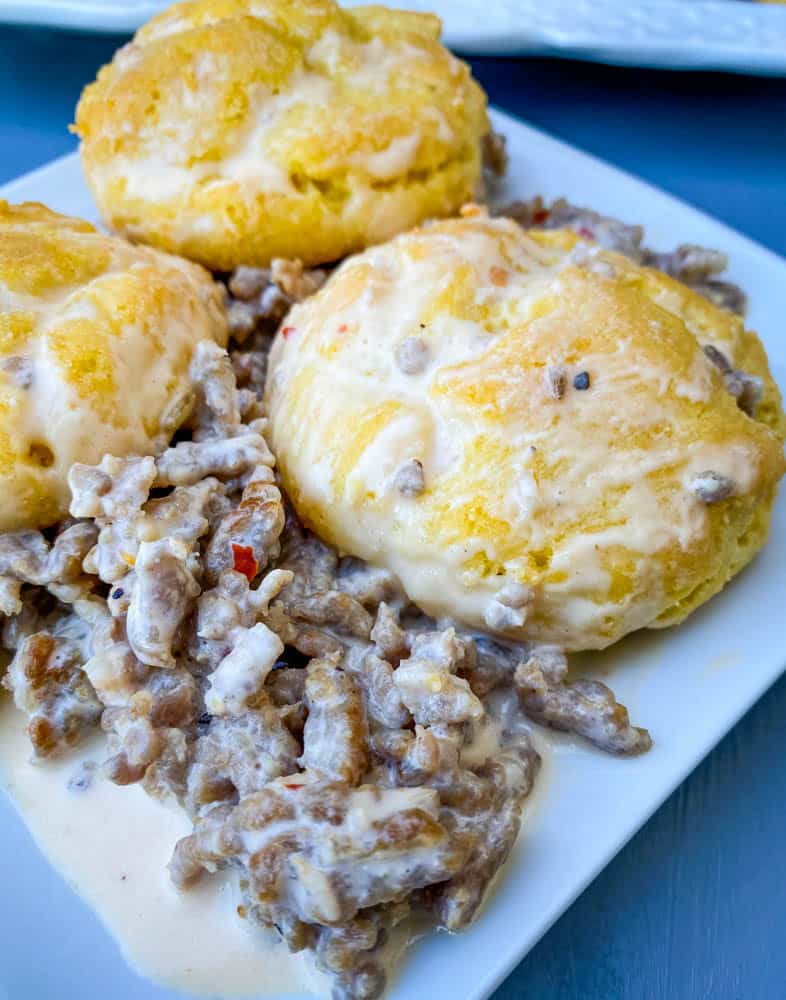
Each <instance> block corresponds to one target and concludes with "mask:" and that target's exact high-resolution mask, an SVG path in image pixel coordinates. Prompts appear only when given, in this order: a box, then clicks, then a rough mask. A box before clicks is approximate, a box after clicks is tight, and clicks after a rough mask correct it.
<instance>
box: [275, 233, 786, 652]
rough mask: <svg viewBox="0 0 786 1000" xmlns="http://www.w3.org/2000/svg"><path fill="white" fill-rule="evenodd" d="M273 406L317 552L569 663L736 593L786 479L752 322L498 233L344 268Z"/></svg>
mask: <svg viewBox="0 0 786 1000" xmlns="http://www.w3.org/2000/svg"><path fill="white" fill-rule="evenodd" d="M743 390H744V391H743ZM266 395H267V399H268V405H269V410H270V419H271V433H272V445H273V447H274V449H275V451H276V454H277V458H278V463H279V468H280V471H281V475H282V479H283V482H284V485H285V486H286V489H287V491H288V493H289V495H290V497H291V499H292V502H293V503H294V505H295V507H296V509H297V511H298V513H299V515H300V516H301V518H302V519H303V520H304V521H305V522H306V524H308V525H309V526H310V527H311V528H313V530H315V531H316V532H318V533H319V534H320V535H321V536H323V537H324V538H326V539H327V540H328V541H330V542H331V543H332V544H334V545H336V546H337V547H338V548H339V549H341V550H342V551H344V552H346V553H349V554H351V555H354V556H358V557H360V558H363V559H366V560H368V561H370V562H371V563H375V564H378V565H380V566H384V567H386V568H388V569H390V570H392V571H393V572H395V573H396V574H397V575H398V577H399V578H400V580H401V582H402V584H403V586H404V588H405V590H406V592H407V593H408V595H409V597H410V598H411V599H412V600H413V601H414V602H416V603H417V604H418V605H420V606H421V607H422V608H423V609H424V610H425V611H427V612H428V613H430V614H432V615H434V616H435V617H442V616H449V617H454V618H457V619H458V620H460V621H462V622H465V623H467V624H469V625H470V626H473V627H478V628H483V629H487V630H490V631H492V632H496V633H499V634H501V635H504V636H508V637H510V638H517V639H522V638H529V639H533V640H537V641H543V642H555V643H559V644H561V645H563V646H564V647H566V648H567V649H571V650H581V649H598V648H603V647H605V646H607V645H609V644H610V643H612V642H614V641H615V640H617V639H619V638H620V637H621V636H623V635H625V634H626V633H628V632H631V631H633V630H634V629H638V628H642V627H645V626H649V627H659V626H662V625H669V624H672V623H675V622H678V621H680V620H682V619H683V618H684V617H685V616H686V615H687V614H688V613H689V612H690V611H692V610H693V609H694V608H695V607H697V606H698V605H699V604H701V603H702V602H703V601H705V600H707V599H708V598H709V597H711V596H712V595H713V594H714V593H716V592H717V591H718V590H720V589H721V587H723V585H724V584H725V583H726V582H727V580H729V579H730V577H731V576H733V575H734V574H735V573H736V572H737V571H738V570H739V569H741V567H742V566H744V565H745V564H746V563H747V562H748V561H749V560H750V559H751V558H752V557H753V555H754V554H755V553H756V551H757V550H758V549H759V548H760V547H761V546H762V545H763V544H764V541H765V540H766V536H767V530H768V523H769V517H770V509H771V506H772V502H773V498H774V495H775V490H776V486H777V482H778V480H779V479H780V477H781V476H782V474H783V472H784V459H783V439H784V416H783V413H782V410H781V401H780V395H779V393H778V389H777V387H776V385H775V383H774V382H773V380H772V377H771V375H770V372H769V369H768V366H767V359H766V356H765V353H764V350H763V348H762V345H761V343H760V342H759V340H758V338H757V337H756V336H755V334H753V333H751V332H749V331H747V330H746V329H745V327H744V325H743V323H742V321H741V320H740V319H739V318H737V317H736V316H733V315H732V314H731V313H727V312H725V311H723V310H721V309H719V308H717V307H716V306H714V305H712V304H711V303H710V302H708V301H705V300H704V299H703V298H701V297H700V296H699V295H698V294H696V293H694V292H692V291H691V290H690V289H688V288H687V287H685V286H683V285H681V284H680V283H678V282H677V281H675V280H673V279H671V278H669V277H667V276H666V275H664V274H661V273H660V272H658V271H655V270H652V269H649V268H645V267H641V266H639V265H637V264H634V263H632V262H631V261H630V260H628V259H627V258H625V257H622V256H620V255H619V254H616V253H613V252H611V251H606V250H604V249H602V248H601V247H599V246H597V245H594V244H592V243H591V242H588V241H584V240H582V239H581V238H580V237H578V236H577V235H576V234H574V233H572V232H567V231H554V232H535V231H532V232H525V231H524V230H523V229H521V228H520V227H519V226H518V225H516V224H515V223H513V222H512V221H510V220H507V219H489V218H487V217H485V216H484V215H482V214H476V215H475V216H474V217H467V218H463V219H456V220H450V221H446V222H440V223H434V224H431V225H427V226H425V227H423V228H421V229H419V230H415V231H413V232H411V233H408V234H405V235H403V236H400V237H397V238H396V239H395V240H393V241H391V242H389V243H388V244H386V245H384V246H380V247H376V248H372V249H370V250H368V251H367V252H365V253H363V254H361V255H358V256H355V257H352V258H350V259H348V260H347V261H345V262H344V263H343V264H342V265H341V267H340V268H339V269H338V270H337V271H336V272H335V273H334V275H333V276H332V277H331V278H330V280H329V281H328V282H327V284H326V285H325V286H324V288H323V289H322V290H321V291H320V292H318V293H317V294H316V295H315V296H313V297H312V298H310V299H308V300H306V301H305V302H303V303H301V304H300V305H298V306H296V307H295V308H294V309H293V310H292V311H291V312H290V314H289V316H288V317H287V319H286V320H285V326H284V327H283V328H282V330H281V331H280V333H279V334H278V337H277V340H276V342H275V344H274V346H273V351H272V354H271V358H270V368H269V373H268V381H267V388H266ZM746 410H747V411H748V412H746ZM749 414H751V415H749Z"/></svg>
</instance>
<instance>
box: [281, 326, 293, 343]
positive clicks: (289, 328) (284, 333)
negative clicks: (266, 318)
mask: <svg viewBox="0 0 786 1000" xmlns="http://www.w3.org/2000/svg"><path fill="white" fill-rule="evenodd" d="M294 332H295V328H294V326H282V327H281V336H282V337H283V338H284V340H286V339H287V337H288V336H289V335H290V334H292V333H294Z"/></svg>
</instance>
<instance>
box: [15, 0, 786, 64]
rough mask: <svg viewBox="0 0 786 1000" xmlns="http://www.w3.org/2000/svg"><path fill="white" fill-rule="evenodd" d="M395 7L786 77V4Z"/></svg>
mask: <svg viewBox="0 0 786 1000" xmlns="http://www.w3.org/2000/svg"><path fill="white" fill-rule="evenodd" d="M169 2H170V0H0V22H3V21H6V22H14V23H20V24H45V25H51V26H55V27H61V28H74V29H80V30H86V31H105V32H111V31H116V32H128V31H133V30H134V29H135V28H137V27H138V26H139V25H140V24H142V23H143V21H146V20H147V19H148V18H149V17H150V16H151V15H152V14H154V13H155V12H156V11H157V10H160V9H161V8H162V7H165V6H167V4H168V3H169ZM345 2H347V3H348V4H352V3H355V4H357V3H363V2H365V0H345ZM390 3H391V5H395V4H393V0H390ZM396 3H397V4H398V5H399V6H402V7H410V8H412V9H418V10H427V11H436V12H437V13H439V15H440V16H441V17H442V19H443V21H444V24H445V39H446V41H447V43H448V44H449V45H450V46H452V47H453V48H456V49H460V50H461V51H463V52H467V53H471V54H475V55H477V54H487V55H492V54H496V55H506V54H519V55H520V54H525V53H531V54H538V55H566V56H572V57H575V58H579V59H595V60H598V61H600V62H610V63H621V64H625V65H633V66H657V67H665V68H671V69H724V70H732V71H734V72H739V73H761V74H771V75H779V76H780V75H786V9H784V8H782V7H779V6H778V5H771V4H762V3H755V2H746V0H548V2H547V3H544V2H543V0H493V2H491V3H488V2H487V0H396Z"/></svg>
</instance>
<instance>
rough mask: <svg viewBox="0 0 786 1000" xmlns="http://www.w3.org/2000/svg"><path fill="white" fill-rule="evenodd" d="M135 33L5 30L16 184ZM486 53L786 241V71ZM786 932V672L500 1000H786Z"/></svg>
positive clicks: (2, 104)
mask: <svg viewBox="0 0 786 1000" xmlns="http://www.w3.org/2000/svg"><path fill="white" fill-rule="evenodd" d="M122 41H124V39H118V38H107V37H88V36H80V35H75V34H58V33H54V32H51V33H50V32H46V31H41V30H26V29H10V28H5V29H3V28H0V183H2V182H3V181H5V180H10V179H11V178H12V177H15V176H16V175H17V174H20V173H23V172H25V171H27V170H30V169H32V168H33V167H35V166H38V165H39V164H42V163H45V162H46V161H47V160H49V159H51V158H52V157H55V156H58V155H60V154H62V153H65V152H68V151H69V150H71V149H73V148H75V143H74V140H73V138H72V137H71V136H69V134H68V132H67V131H66V126H67V125H68V123H69V122H70V121H71V120H72V113H73V108H74V105H75V103H76V100H77V97H78V95H79V91H80V89H81V87H82V85H83V84H84V83H85V82H86V81H88V80H89V79H92V78H93V76H94V74H95V72H96V70H97V68H98V66H99V65H100V64H101V63H102V62H105V61H107V60H108V59H109V58H110V56H111V53H112V52H113V50H114V49H115V48H116V47H117V45H119V44H120V43H121V42H122ZM471 61H472V64H473V67H474V70H475V73H476V75H477V76H478V78H479V79H480V80H481V82H482V83H483V84H484V86H485V87H486V89H487V91H488V92H489V94H490V96H491V99H492V101H493V102H494V103H496V104H498V105H499V106H501V107H503V108H505V109H506V110H508V111H511V112H513V113H514V114H517V115H519V116H521V117H522V118H525V119H527V120H528V121H530V122H532V123H533V124H535V125H538V126H540V127H541V128H543V129H545V130H546V131H549V132H552V133H554V134H555V135H558V136H560V137H561V138H563V139H565V140H567V141H568V142H571V143H574V144H575V145H577V146H580V147H581V148H583V149H586V150H588V151H590V152H592V153H595V154H596V155H598V156H601V157H604V158H606V159H608V160H610V161H611V162H613V163H616V164H618V165H619V166H622V167H624V168H626V169H627V170H629V171H631V172H633V173H636V174H639V175H640V176H642V177H644V178H646V179H648V180H650V181H652V182H653V183H655V184H657V185H659V186H660V187H663V188H665V189H667V190H669V191H671V192H673V193H674V194H677V195H679V196H680V197H682V198H685V199H686V200H687V201H690V202H692V203H693V204H695V205H697V206H699V207H700V208H702V209H704V210H706V211H707V212H709V213H711V214H713V215H715V216H717V217H718V218H720V219H723V220H724V221H725V222H727V223H729V224H731V225H732V226H734V227H736V228H737V229H739V230H741V231H742V232H744V233H746V234H747V235H748V236H751V237H753V238H754V239H756V240H758V241H760V242H761V243H763V244H765V245H766V246H768V247H770V248H771V249H773V250H775V251H777V252H779V253H781V254H784V255H786V80H762V79H757V78H746V77H738V76H724V75H720V74H702V75H693V74H686V73H664V72H653V71H646V70H627V69H615V68H608V67H602V66H595V65H590V64H586V65H585V64H579V63H568V62H557V61H546V60H536V59H527V60H524V59H522V60H514V59H475V60H471ZM784 336H786V316H784ZM781 544H783V540H781ZM785 548H786V547H785ZM784 554H785V555H786V551H785V553H784ZM784 613H785V614H786V595H784ZM751 627H752V628H753V627H755V625H754V624H753V623H751ZM3 905H7V904H3ZM785 935H786V678H784V679H782V680H781V681H780V683H778V684H776V686H775V687H774V688H773V689H772V690H771V691H770V693H769V694H768V695H766V696H765V697H764V698H763V699H762V700H761V702H760V703H759V704H758V705H757V706H756V707H755V708H754V709H753V711H751V712H750V713H749V714H748V716H747V717H746V718H745V719H744V720H743V721H742V722H741V723H740V724H739V725H738V726H737V727H736V729H735V730H734V731H733V732H732V733H731V734H730V735H729V736H728V737H727V738H726V739H725V740H724V741H723V743H722V744H721V745H720V746H719V747H718V749H717V750H716V751H715V752H714V753H713V754H712V755H711V756H710V757H709V758H708V759H707V760H706V761H705V762H704V764H703V765H701V767H699V768H698V770H697V771H696V772H695V773H694V774H693V775H692V777H691V778H690V779H689V780H688V781H687V782H685V784H684V785H683V786H682V788H681V789H680V790H679V791H678V792H676V793H675V794H674V795H673V796H672V798H671V799H670V800H669V801H668V802H667V803H666V804H665V805H664V806H663V808H662V809H660V811H659V812H658V813H657V814H656V815H655V817H654V818H653V819H652V820H651V821H650V822H649V823H648V824H647V826H646V827H645V828H644V829H643V830H642V831H641V833H640V834H639V835H638V836H637V837H636V838H635V839H634V840H633V841H632V842H631V843H630V844H629V845H628V846H627V847H626V848H625V849H624V850H623V851H622V852H621V854H620V855H619V856H618V857H617V858H616V859H615V861H613V862H612V863H611V864H610V865H609V867H608V868H607V869H606V870H605V872H603V874H602V875H601V876H600V877H599V878H598V879H597V880H596V881H595V883H594V884H593V885H592V886H591V887H590V888H589V889H588V890H587V891H586V892H585V893H584V894H583V895H582V896H581V898H580V899H579V900H578V901H577V902H576V903H575V904H574V906H573V907H572V908H571V909H570V910H569V911H568V912H567V913H566V914H565V915H564V916H563V917H562V919H561V920H560V921H559V922H558V923H557V924H556V925H555V926H554V927H553V928H552V930H551V931H550V932H549V933H548V934H547V935H546V937H545V938H543V940H542V941H541V942H540V944H539V945H537V946H536V947H535V949H534V950H533V951H532V952H531V953H530V954H529V955H528V957H527V958H526V959H525V960H524V961H523V962H522V963H521V965H520V966H519V967H518V968H517V969H516V970H515V972H514V973H512V975H511V976H510V977H509V979H508V980H507V982H506V983H505V984H504V985H503V986H502V987H501V988H500V990H499V991H498V993H497V994H496V997H495V1000H514V998H515V1000H524V998H526V1000H786V941H784V936H785ZM1 954H2V943H0V955H1ZM42 960H43V961H45V947H42ZM0 962H2V958H0ZM13 1000H31V998H23V997H19V998H16V997H14V998H13ZM37 1000H38V998H37ZM457 1000H461V998H460V997H458V998H457Z"/></svg>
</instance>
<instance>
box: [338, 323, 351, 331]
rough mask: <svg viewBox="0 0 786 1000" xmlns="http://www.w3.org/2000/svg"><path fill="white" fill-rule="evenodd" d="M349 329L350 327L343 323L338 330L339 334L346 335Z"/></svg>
mask: <svg viewBox="0 0 786 1000" xmlns="http://www.w3.org/2000/svg"><path fill="white" fill-rule="evenodd" d="M348 329H349V327H348V326H347V324H346V323H342V324H341V325H340V326H339V328H338V332H339V333H346V332H347V330H348Z"/></svg>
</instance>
